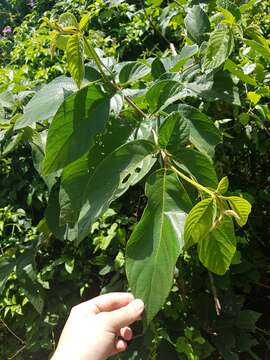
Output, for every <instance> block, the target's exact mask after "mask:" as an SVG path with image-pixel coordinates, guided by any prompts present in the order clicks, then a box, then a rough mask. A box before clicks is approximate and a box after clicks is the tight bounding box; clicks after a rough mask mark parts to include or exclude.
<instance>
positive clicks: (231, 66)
mask: <svg viewBox="0 0 270 360" xmlns="http://www.w3.org/2000/svg"><path fill="white" fill-rule="evenodd" d="M224 70H228V71H229V72H230V73H231V74H233V75H235V76H237V77H238V79H240V80H241V81H243V83H245V84H249V85H254V86H256V85H257V81H256V80H255V79H253V78H252V77H251V76H249V75H246V74H245V73H244V72H243V70H242V69H241V68H239V66H237V65H236V64H235V63H234V62H233V61H232V60H230V59H227V60H226V62H225V64H224Z"/></svg>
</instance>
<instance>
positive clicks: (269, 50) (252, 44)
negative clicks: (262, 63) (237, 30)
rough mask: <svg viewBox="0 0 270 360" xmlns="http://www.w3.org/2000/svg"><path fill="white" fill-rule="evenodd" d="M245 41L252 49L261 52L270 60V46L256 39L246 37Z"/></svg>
mask: <svg viewBox="0 0 270 360" xmlns="http://www.w3.org/2000/svg"><path fill="white" fill-rule="evenodd" d="M244 43H245V44H246V45H248V46H250V47H251V49H252V50H254V51H255V52H257V53H258V54H260V55H261V56H262V57H263V58H264V59H265V60H266V61H267V62H270V48H269V46H264V45H263V44H261V43H259V42H257V41H255V40H248V39H244Z"/></svg>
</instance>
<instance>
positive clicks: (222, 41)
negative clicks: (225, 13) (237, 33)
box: [202, 27, 234, 71]
mask: <svg viewBox="0 0 270 360" xmlns="http://www.w3.org/2000/svg"><path fill="white" fill-rule="evenodd" d="M233 47H234V37H233V33H232V30H231V28H228V27H226V28H216V29H215V30H214V31H213V32H212V33H211V35H210V38H209V40H208V45H207V48H206V53H205V57H204V60H203V65H202V66H203V70H204V71H206V70H213V69H216V68H218V67H219V66H221V65H222V64H223V63H224V62H225V61H226V59H227V58H228V57H229V56H230V54H231V52H232V50H233Z"/></svg>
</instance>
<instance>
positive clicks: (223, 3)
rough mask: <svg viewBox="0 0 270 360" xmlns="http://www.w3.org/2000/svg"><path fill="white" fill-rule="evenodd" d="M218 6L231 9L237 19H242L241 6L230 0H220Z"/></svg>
mask: <svg viewBox="0 0 270 360" xmlns="http://www.w3.org/2000/svg"><path fill="white" fill-rule="evenodd" d="M217 6H219V7H221V8H223V9H225V10H227V11H229V12H230V13H231V14H232V15H233V16H234V18H235V20H236V21H239V20H240V19H241V12H240V10H239V7H238V6H237V5H236V4H234V3H233V2H232V1H230V0H218V1H217Z"/></svg>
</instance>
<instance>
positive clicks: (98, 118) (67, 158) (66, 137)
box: [43, 84, 110, 175]
mask: <svg viewBox="0 0 270 360" xmlns="http://www.w3.org/2000/svg"><path fill="white" fill-rule="evenodd" d="M109 106H110V99H109V97H108V96H107V95H106V94H105V93H104V92H103V91H102V90H101V88H100V87H99V86H97V85H94V84H91V85H89V86H87V87H84V88H83V89H81V90H79V91H78V92H77V93H75V94H73V95H71V96H69V97H68V98H67V99H65V101H64V103H63V104H62V106H61V107H60V109H59V110H58V112H57V114H56V115H55V117H54V119H53V121H52V124H51V127H50V129H49V133H48V139H47V144H46V155H45V159H44V165H43V171H44V174H45V175H46V174H49V173H51V172H53V171H56V170H58V169H62V168H63V167H65V166H66V165H68V164H69V163H71V162H73V161H75V160H77V159H78V158H80V157H81V156H82V155H83V154H85V153H86V152H87V151H88V150H89V149H90V147H91V145H93V141H94V137H95V136H96V135H97V134H98V133H100V132H102V131H103V130H104V128H105V125H106V122H107V119H108V115H109Z"/></svg>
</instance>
